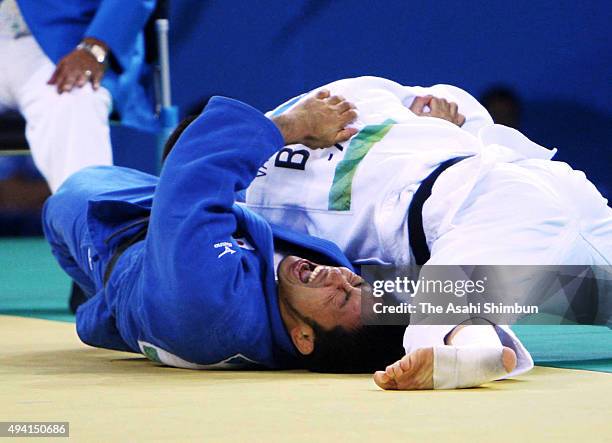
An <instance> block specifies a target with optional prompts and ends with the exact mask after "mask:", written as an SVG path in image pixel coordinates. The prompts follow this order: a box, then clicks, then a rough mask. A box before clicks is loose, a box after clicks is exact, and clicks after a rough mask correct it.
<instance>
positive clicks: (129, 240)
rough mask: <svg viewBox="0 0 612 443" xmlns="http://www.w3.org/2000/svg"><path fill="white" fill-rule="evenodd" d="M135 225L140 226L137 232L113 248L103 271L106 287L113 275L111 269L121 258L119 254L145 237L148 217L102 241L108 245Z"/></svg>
mask: <svg viewBox="0 0 612 443" xmlns="http://www.w3.org/2000/svg"><path fill="white" fill-rule="evenodd" d="M137 225H142V226H140V228H138V230H137V231H136V232H135V233H134V234H132V235H129V236H126V237H125V238H123V239H121V241H120V242H119V244H118V245H117V247H116V248H115V252H113V255H112V256H111V258H110V260H109V261H108V264H107V265H106V269H105V270H104V280H103V281H104V286H106V283H108V280H109V279H110V276H111V274H112V273H113V269H115V265H116V264H117V261H118V260H119V257H121V254H123V253H124V252H125V251H126V250H127V248H129V247H130V246H132V245H133V244H135V243H137V242H139V241H140V240H144V238H145V237H146V236H147V231H148V229H149V217H143V218H142V219H139V220H136V221H135V222H133V223H130V224H129V225H127V226H125V227H123V228H121V229H119V230H118V231H116V232H114V233H113V234H112V235H111V236H109V237H108V238H107V239H106V240H104V242H105V243H106V244H108V243H109V241H110V240H111V239H113V238H114V237H116V236H117V235H119V234H122V233H123V232H125V231H127V230H128V229H130V228H133V227H134V226H137Z"/></svg>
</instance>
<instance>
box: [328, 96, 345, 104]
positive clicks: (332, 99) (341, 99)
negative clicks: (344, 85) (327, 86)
mask: <svg viewBox="0 0 612 443" xmlns="http://www.w3.org/2000/svg"><path fill="white" fill-rule="evenodd" d="M345 101H346V99H345V98H344V97H343V96H341V95H332V96H331V97H330V98H328V99H327V102H328V103H329V104H330V105H337V104H338V103H341V102H345Z"/></svg>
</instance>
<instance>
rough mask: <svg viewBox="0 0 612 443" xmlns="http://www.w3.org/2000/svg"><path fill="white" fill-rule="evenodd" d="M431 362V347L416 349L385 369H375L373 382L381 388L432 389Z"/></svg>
mask: <svg viewBox="0 0 612 443" xmlns="http://www.w3.org/2000/svg"><path fill="white" fill-rule="evenodd" d="M433 364H434V355H433V348H420V349H416V350H414V351H412V352H411V353H410V354H408V355H406V356H404V357H402V359H401V360H398V361H396V362H395V363H393V364H392V365H389V366H387V369H386V370H384V371H376V373H375V374H374V382H375V383H376V384H377V385H378V386H379V387H381V388H382V389H391V390H402V391H412V390H418V389H433Z"/></svg>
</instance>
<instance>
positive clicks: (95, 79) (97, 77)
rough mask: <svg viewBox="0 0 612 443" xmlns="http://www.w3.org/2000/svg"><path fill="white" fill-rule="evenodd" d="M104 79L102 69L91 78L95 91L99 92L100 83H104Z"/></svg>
mask: <svg viewBox="0 0 612 443" xmlns="http://www.w3.org/2000/svg"><path fill="white" fill-rule="evenodd" d="M102 77H104V71H103V70H101V69H99V70H97V71H95V72H94V73H93V75H92V76H91V85H92V86H93V88H94V90H96V91H97V90H98V89H100V82H101V81H102Z"/></svg>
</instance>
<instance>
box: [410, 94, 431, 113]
mask: <svg viewBox="0 0 612 443" xmlns="http://www.w3.org/2000/svg"><path fill="white" fill-rule="evenodd" d="M432 99H433V96H431V95H426V96H424V97H417V98H415V99H414V101H413V102H412V104H411V105H410V108H409V109H410V110H411V111H412V112H414V113H415V114H416V115H422V114H423V109H424V108H425V106H428V105H429V103H430V102H431V100H432Z"/></svg>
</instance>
